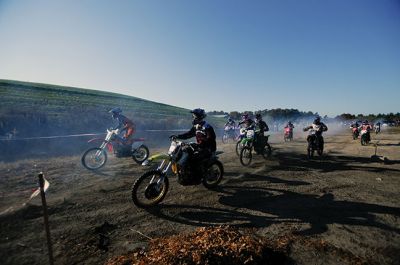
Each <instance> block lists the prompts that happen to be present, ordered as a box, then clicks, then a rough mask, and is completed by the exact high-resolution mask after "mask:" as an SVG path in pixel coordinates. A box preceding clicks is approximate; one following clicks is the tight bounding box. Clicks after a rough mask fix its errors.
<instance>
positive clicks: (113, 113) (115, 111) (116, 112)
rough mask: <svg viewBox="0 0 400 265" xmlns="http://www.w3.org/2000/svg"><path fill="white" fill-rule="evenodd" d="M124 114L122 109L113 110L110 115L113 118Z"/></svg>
mask: <svg viewBox="0 0 400 265" xmlns="http://www.w3.org/2000/svg"><path fill="white" fill-rule="evenodd" d="M121 112H122V109H121V108H120V107H116V108H112V109H111V110H110V111H109V113H111V114H112V115H113V117H115V116H117V115H118V114H120V113H121Z"/></svg>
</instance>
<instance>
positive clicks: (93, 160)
mask: <svg viewBox="0 0 400 265" xmlns="http://www.w3.org/2000/svg"><path fill="white" fill-rule="evenodd" d="M81 162H82V165H83V166H84V167H85V168H87V169H89V170H96V169H99V168H101V167H103V166H104V165H105V164H106V162H107V153H106V152H105V151H104V150H102V149H101V148H99V147H93V148H90V149H88V150H86V152H85V153H83V155H82V158H81Z"/></svg>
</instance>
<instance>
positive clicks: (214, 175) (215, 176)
mask: <svg viewBox="0 0 400 265" xmlns="http://www.w3.org/2000/svg"><path fill="white" fill-rule="evenodd" d="M223 175H224V167H223V165H222V163H221V162H220V161H218V160H216V161H213V162H212V163H211V165H209V166H208V167H207V169H206V172H205V174H204V176H203V181H202V182H203V185H204V187H206V188H208V189H211V188H215V187H216V186H217V185H218V184H219V183H220V182H221V180H222V177H223Z"/></svg>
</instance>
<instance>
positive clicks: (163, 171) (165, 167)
mask: <svg viewBox="0 0 400 265" xmlns="http://www.w3.org/2000/svg"><path fill="white" fill-rule="evenodd" d="M171 165H172V161H169V162H167V161H166V160H165V159H164V160H163V161H162V162H161V164H160V165H159V166H158V168H157V171H161V177H160V178H159V179H158V180H157V185H158V186H159V187H160V186H161V184H162V183H164V178H165V176H166V175H167V172H168V170H169V168H170V167H171ZM154 178H155V176H153V177H152V178H151V180H150V183H154Z"/></svg>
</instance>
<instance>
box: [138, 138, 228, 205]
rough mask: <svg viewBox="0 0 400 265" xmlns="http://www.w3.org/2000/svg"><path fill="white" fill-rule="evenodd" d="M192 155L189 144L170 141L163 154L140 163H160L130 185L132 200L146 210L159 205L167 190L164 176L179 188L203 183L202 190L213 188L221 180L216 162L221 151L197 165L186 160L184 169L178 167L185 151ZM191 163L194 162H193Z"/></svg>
mask: <svg viewBox="0 0 400 265" xmlns="http://www.w3.org/2000/svg"><path fill="white" fill-rule="evenodd" d="M187 149H190V150H191V151H192V152H195V150H196V149H195V147H194V144H193V143H185V142H182V141H177V140H176V139H171V145H170V147H169V150H168V153H167V154H156V155H153V156H151V157H150V158H149V159H147V160H146V161H144V162H143V163H142V165H149V164H151V163H152V162H154V161H160V160H161V163H160V164H159V166H158V167H157V169H155V170H150V171H147V172H146V173H144V174H143V175H142V176H140V177H139V178H138V179H137V180H136V181H135V183H134V184H133V186H132V201H133V203H134V204H135V205H136V206H138V207H140V208H147V207H151V206H154V205H156V204H158V203H160V202H161V201H162V200H163V199H164V197H165V195H166V194H167V191H168V188H169V180H168V176H171V175H172V176H176V177H177V180H178V183H179V184H181V185H183V186H188V185H199V184H201V183H202V184H203V185H204V186H205V187H206V188H208V189H212V188H215V187H216V186H217V185H218V184H219V183H220V182H221V180H222V177H223V175H224V167H223V165H222V163H221V162H220V161H219V160H218V155H219V154H222V153H223V152H222V151H217V152H215V154H213V155H212V156H211V157H210V158H206V159H203V160H201V161H200V162H197V161H196V163H191V161H188V163H186V165H185V166H184V167H182V166H180V164H178V161H179V159H180V158H181V157H182V155H184V152H187V151H186V150H187ZM193 162H194V161H193Z"/></svg>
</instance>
